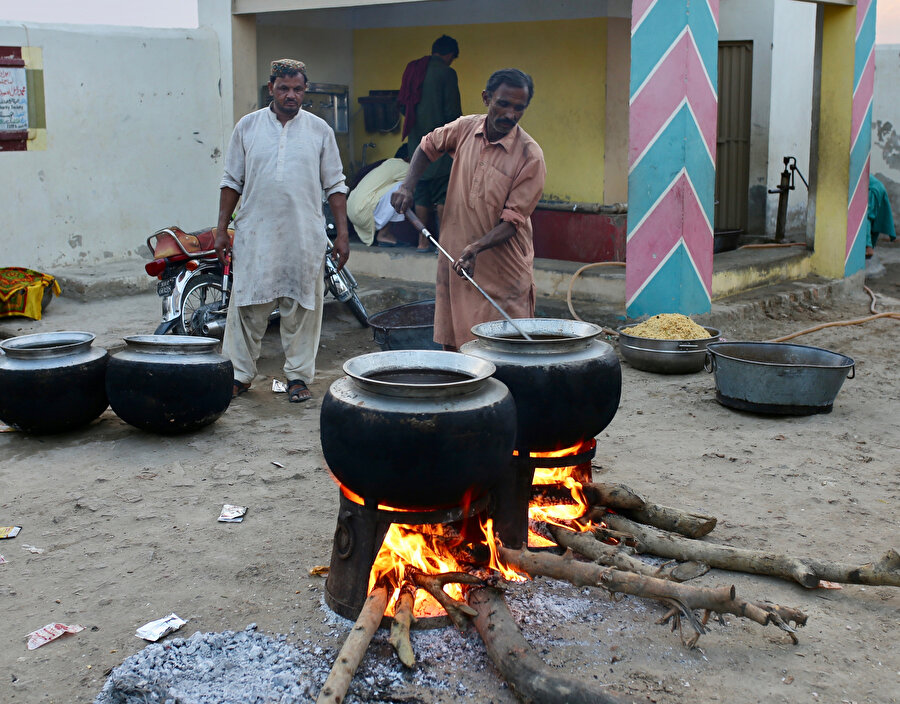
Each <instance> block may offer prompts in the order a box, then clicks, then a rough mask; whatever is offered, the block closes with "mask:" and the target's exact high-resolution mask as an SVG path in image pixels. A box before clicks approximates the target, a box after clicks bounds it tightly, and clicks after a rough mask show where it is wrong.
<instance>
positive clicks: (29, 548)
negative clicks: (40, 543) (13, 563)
mask: <svg viewBox="0 0 900 704" xmlns="http://www.w3.org/2000/svg"><path fill="white" fill-rule="evenodd" d="M22 549H23V550H27V551H28V552H30V553H33V554H34V555H43V554H44V548H36V547H35V546H34V545H29V544H28V543H25V544H23V545H22Z"/></svg>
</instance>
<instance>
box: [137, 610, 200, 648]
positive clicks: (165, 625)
mask: <svg viewBox="0 0 900 704" xmlns="http://www.w3.org/2000/svg"><path fill="white" fill-rule="evenodd" d="M186 623H187V621H185V620H184V619H181V618H179V617H178V616H176V615H175V614H169V615H168V616H166V617H165V618H158V619H156V620H155V621H151V622H150V623H145V624H144V625H143V626H141V627H140V628H138V629H137V630H136V631H135V632H134V635H136V636H137V637H138V638H143V639H144V640H149V641H150V642H151V643H155V642H156V641H158V640H159V639H160V638H162V637H163V636H165V635H168V634H169V633H173V632H175V631H177V630H178V629H179V628H181V627H182V626H183V625H184V624H186Z"/></svg>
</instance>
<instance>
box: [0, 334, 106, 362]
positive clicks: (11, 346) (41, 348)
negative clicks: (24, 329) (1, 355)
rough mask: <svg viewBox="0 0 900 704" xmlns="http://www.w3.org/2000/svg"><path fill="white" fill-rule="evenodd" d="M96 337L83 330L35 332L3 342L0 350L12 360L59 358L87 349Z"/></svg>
mask: <svg viewBox="0 0 900 704" xmlns="http://www.w3.org/2000/svg"><path fill="white" fill-rule="evenodd" d="M96 337H97V336H96V335H94V333H92V332H85V331H83V330H61V331H58V332H37V333H31V334H29V335H19V336H18V337H11V338H10V339H8V340H3V341H2V342H0V349H2V350H3V351H4V352H5V353H6V354H7V355H8V356H9V357H11V358H13V359H36V358H46V357H61V356H63V355H67V354H71V353H72V352H76V351H78V350H81V349H87V348H88V347H90V346H91V344H92V343H93V342H94V339H95V338H96ZM48 345H52V346H48Z"/></svg>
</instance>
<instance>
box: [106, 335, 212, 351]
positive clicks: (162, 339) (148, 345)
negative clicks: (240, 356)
mask: <svg viewBox="0 0 900 704" xmlns="http://www.w3.org/2000/svg"><path fill="white" fill-rule="evenodd" d="M123 339H124V340H125V345H126V349H130V350H137V351H140V352H149V353H151V354H153V353H155V354H171V353H176V354H195V353H197V352H213V351H215V349H216V345H218V344H219V341H218V340H217V339H216V338H214V337H199V336H196V335H129V336H127V337H125V338H123Z"/></svg>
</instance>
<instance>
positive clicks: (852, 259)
mask: <svg viewBox="0 0 900 704" xmlns="http://www.w3.org/2000/svg"><path fill="white" fill-rule="evenodd" d="M876 2H877V0H858V2H857V4H856V47H855V57H854V61H853V117H852V121H851V130H850V188H849V193H848V195H847V198H848V202H849V206H848V208H847V249H846V252H845V260H844V276H850V275H851V274H854V273H856V272H857V271H860V270H861V269H863V268H864V267H865V263H866V260H865V250H866V233H867V232H868V228H867V222H866V216H867V213H868V207H869V162H870V153H871V150H872V95H873V93H874V90H875V11H876V6H875V5H876Z"/></svg>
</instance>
